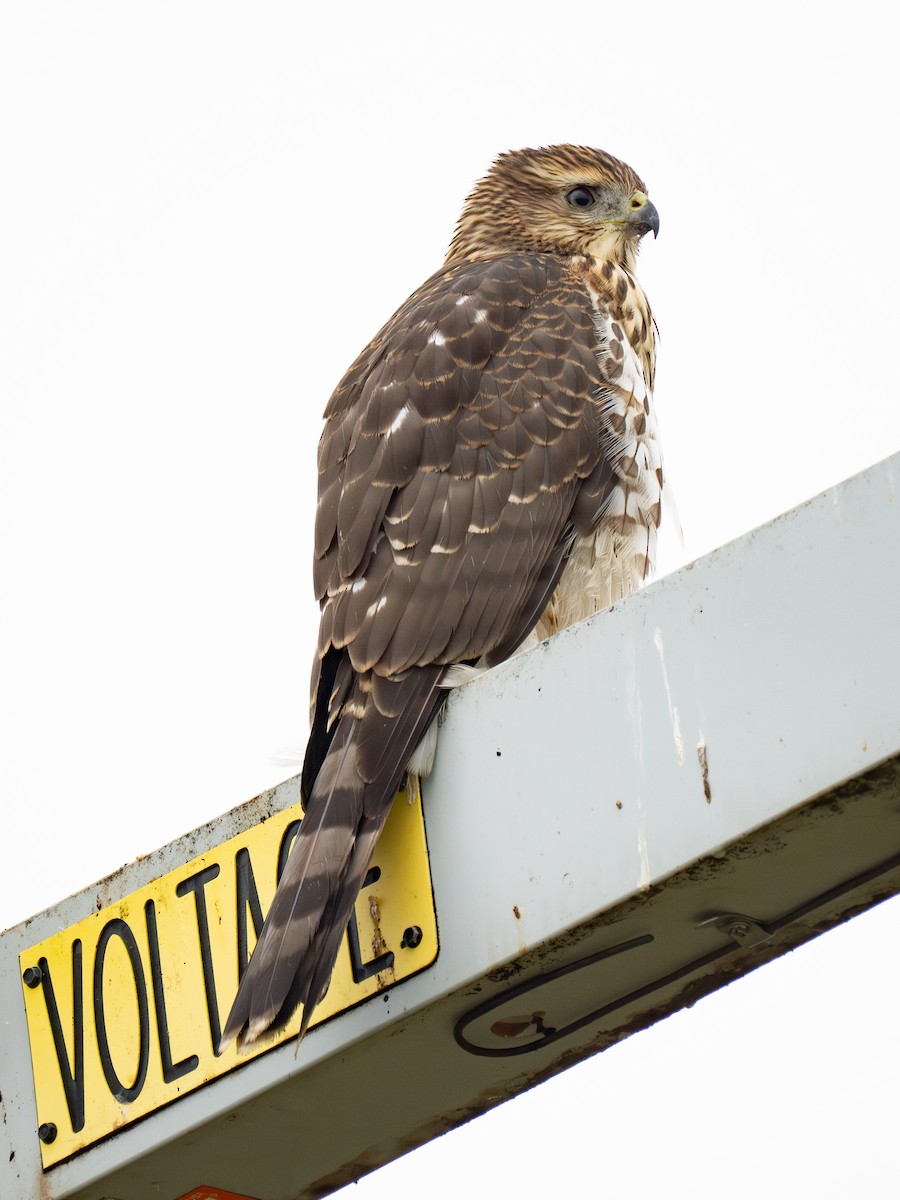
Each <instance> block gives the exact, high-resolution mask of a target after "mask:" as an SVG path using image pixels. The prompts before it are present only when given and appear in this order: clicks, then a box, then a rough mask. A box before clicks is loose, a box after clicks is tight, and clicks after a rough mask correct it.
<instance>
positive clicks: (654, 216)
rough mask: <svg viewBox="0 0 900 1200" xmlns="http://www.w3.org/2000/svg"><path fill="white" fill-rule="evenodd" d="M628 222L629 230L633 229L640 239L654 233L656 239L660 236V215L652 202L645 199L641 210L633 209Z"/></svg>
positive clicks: (627, 219)
mask: <svg viewBox="0 0 900 1200" xmlns="http://www.w3.org/2000/svg"><path fill="white" fill-rule="evenodd" d="M626 221H627V224H628V226H629V228H630V229H633V230H634V232H635V233H636V234H637V236H638V237H643V236H644V234H645V233H652V234H653V236H654V237H658V236H659V213H658V212H657V211H656V205H655V204H654V203H653V201H652V200H647V199H645V200H644V203H643V204H642V205H641V207H640V208H633V209H631V211H630V212H629V214H628V217H627V218H626Z"/></svg>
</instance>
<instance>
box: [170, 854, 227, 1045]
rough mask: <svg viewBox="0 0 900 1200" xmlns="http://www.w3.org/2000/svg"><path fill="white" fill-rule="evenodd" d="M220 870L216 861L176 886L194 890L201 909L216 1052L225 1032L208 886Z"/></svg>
mask: <svg viewBox="0 0 900 1200" xmlns="http://www.w3.org/2000/svg"><path fill="white" fill-rule="evenodd" d="M218 874H219V864H218V863H213V864H212V865H211V866H209V867H205V868H204V869H203V870H202V871H198V872H197V874H196V875H191V877H190V878H189V879H183V880H182V881H181V883H179V885H178V886H177V887H176V889H175V894H176V895H177V896H186V895H188V893H189V892H193V893H194V906H195V907H196V910H197V932H198V934H199V935H200V958H201V961H202V963H203V987H204V989H205V991H206V1012H207V1015H208V1016H209V1036H210V1038H211V1039H212V1048H213V1053H214V1054H215V1055H217V1056H218V1053H219V1050H218V1046H219V1039H220V1038H221V1036H222V1026H221V1024H220V1022H219V1001H218V997H217V995H216V976H215V972H214V970H213V960H212V947H211V946H210V942H209V914H208V913H207V911H206V894H205V892H204V888H205V887H206V885H207V884H208V883H211V882H212V881H213V880H214V879H215V878H216V876H217V875H218Z"/></svg>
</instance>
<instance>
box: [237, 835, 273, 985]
mask: <svg viewBox="0 0 900 1200" xmlns="http://www.w3.org/2000/svg"><path fill="white" fill-rule="evenodd" d="M282 841H283V839H282ZM234 873H235V891H236V893H237V942H238V979H239V980H241V979H243V978H244V972H245V971H246V970H247V964H248V962H249V961H250V947H249V939H248V936H247V932H248V931H247V910H248V909H249V910H250V916H251V917H252V919H253V932H254V933H255V934H256V936H257V938H258V937H259V935H260V933H261V932H262V927H263V915H262V905H261V904H260V902H259V892H257V890H256V880H255V879H254V877H253V866H252V865H251V863H250V851H249V850H248V849H247V848H246V847H242V848H241V849H240V850H238V852H237V854H236V856H235V860H234Z"/></svg>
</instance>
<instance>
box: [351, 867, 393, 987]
mask: <svg viewBox="0 0 900 1200" xmlns="http://www.w3.org/2000/svg"><path fill="white" fill-rule="evenodd" d="M380 878H381V868H380V867H370V868H369V870H368V872H367V873H366V877H365V879H364V880H363V882H362V886H363V888H367V887H371V886H372V884H373V883H377V882H378V880H379V879H380ZM360 890H362V889H360ZM347 941H348V942H349V944H350V969H351V970H352V972H353V982H354V983H363V982H364V981H365V980H366V979H371V977H372V976H373V975H377V974H378V972H379V971H387V970H388V969H389V968H390V967H392V966H393V965H394V952H393V950H386V951H385V952H384V954H379V955H378V956H377V957H376V958H372V959H370V960H369V961H368V962H363V959H362V952H361V950H360V945H359V926H358V925H357V923H356V912H355V911H353V912H352V913H351V914H350V923H349V924H348V926H347Z"/></svg>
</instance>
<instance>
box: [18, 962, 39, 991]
mask: <svg viewBox="0 0 900 1200" xmlns="http://www.w3.org/2000/svg"><path fill="white" fill-rule="evenodd" d="M43 977H44V974H43V972H42V971H41V968H40V967H26V968H25V970H24V971H23V972H22V979H23V980H24V981H25V986H26V987H30V988H36V987H37V986H38V984H39V983H40V982H41V980H42V979H43Z"/></svg>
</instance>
